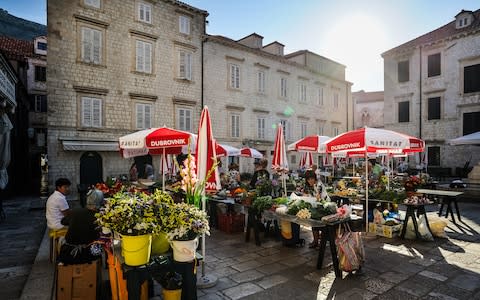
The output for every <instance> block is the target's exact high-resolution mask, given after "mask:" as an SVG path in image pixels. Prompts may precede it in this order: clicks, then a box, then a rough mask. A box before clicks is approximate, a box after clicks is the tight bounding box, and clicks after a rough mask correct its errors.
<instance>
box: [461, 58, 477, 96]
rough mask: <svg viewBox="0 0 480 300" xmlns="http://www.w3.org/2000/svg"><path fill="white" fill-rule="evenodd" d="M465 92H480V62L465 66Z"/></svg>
mask: <svg viewBox="0 0 480 300" xmlns="http://www.w3.org/2000/svg"><path fill="white" fill-rule="evenodd" d="M463 92H464V93H465V94H468V93H475V92H480V64H478V65H472V66H467V67H464V68H463Z"/></svg>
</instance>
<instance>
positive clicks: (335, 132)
mask: <svg viewBox="0 0 480 300" xmlns="http://www.w3.org/2000/svg"><path fill="white" fill-rule="evenodd" d="M332 134H333V136H337V135H339V134H340V131H339V129H338V127H337V126H333V127H332Z"/></svg>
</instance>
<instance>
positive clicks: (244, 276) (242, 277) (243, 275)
mask: <svg viewBox="0 0 480 300" xmlns="http://www.w3.org/2000/svg"><path fill="white" fill-rule="evenodd" d="M264 276H265V274H263V273H260V272H258V271H257V270H248V271H245V272H240V273H236V274H233V275H231V276H230V279H232V280H233V281H235V282H238V283H242V282H246V281H256V280H258V279H260V278H262V277H264Z"/></svg>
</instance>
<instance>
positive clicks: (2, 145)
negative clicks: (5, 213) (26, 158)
mask: <svg viewBox="0 0 480 300" xmlns="http://www.w3.org/2000/svg"><path fill="white" fill-rule="evenodd" d="M12 128H13V126H12V122H10V119H9V118H8V116H7V114H5V113H3V114H2V115H1V116H0V190H3V189H5V188H6V187H7V184H8V173H7V167H8V165H9V164H10V157H11V152H10V130H12Z"/></svg>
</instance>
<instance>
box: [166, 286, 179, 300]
mask: <svg viewBox="0 0 480 300" xmlns="http://www.w3.org/2000/svg"><path fill="white" fill-rule="evenodd" d="M162 295H163V300H180V299H182V290H181V289H178V290H166V289H163V290H162Z"/></svg>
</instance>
